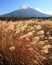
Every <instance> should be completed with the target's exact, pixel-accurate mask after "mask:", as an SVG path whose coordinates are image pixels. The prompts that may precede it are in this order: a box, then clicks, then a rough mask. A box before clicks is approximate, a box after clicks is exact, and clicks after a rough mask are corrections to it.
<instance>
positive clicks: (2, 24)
mask: <svg viewBox="0 0 52 65" xmlns="http://www.w3.org/2000/svg"><path fill="white" fill-rule="evenodd" d="M0 65H52V21H49V20H45V21H43V20H42V22H40V21H39V20H38V19H36V20H32V19H30V20H19V21H14V22H12V21H9V22H7V21H0Z"/></svg>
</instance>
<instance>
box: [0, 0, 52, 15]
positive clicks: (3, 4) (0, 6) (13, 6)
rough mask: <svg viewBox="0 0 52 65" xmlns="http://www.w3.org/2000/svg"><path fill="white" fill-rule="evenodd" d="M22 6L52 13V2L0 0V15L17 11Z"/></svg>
mask: <svg viewBox="0 0 52 65" xmlns="http://www.w3.org/2000/svg"><path fill="white" fill-rule="evenodd" d="M23 5H29V6H31V7H32V8H36V9H38V10H42V11H45V12H46V11H47V12H49V11H50V12H51V13H52V0H0V15H1V14H5V13H9V12H11V11H14V10H17V9H19V8H20V7H22V6H23Z"/></svg>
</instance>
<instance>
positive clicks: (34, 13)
mask: <svg viewBox="0 0 52 65" xmlns="http://www.w3.org/2000/svg"><path fill="white" fill-rule="evenodd" d="M1 17H17V18H19V17H49V15H48V14H44V13H42V12H40V11H38V10H36V9H33V8H30V7H28V8H25V9H23V8H21V9H19V10H15V11H13V12H11V13H8V14H5V15H2V16H1Z"/></svg>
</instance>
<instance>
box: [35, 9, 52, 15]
mask: <svg viewBox="0 0 52 65" xmlns="http://www.w3.org/2000/svg"><path fill="white" fill-rule="evenodd" d="M35 9H36V10H38V11H40V12H42V13H45V14H48V15H52V11H49V12H45V11H42V10H41V9H39V8H35Z"/></svg>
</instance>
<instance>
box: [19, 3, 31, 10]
mask: <svg viewBox="0 0 52 65" xmlns="http://www.w3.org/2000/svg"><path fill="white" fill-rule="evenodd" d="M28 8H31V6H29V5H27V4H25V5H23V6H22V7H21V8H20V9H28Z"/></svg>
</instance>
